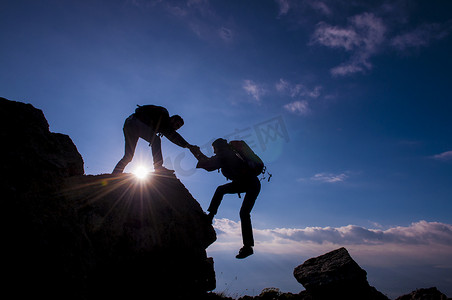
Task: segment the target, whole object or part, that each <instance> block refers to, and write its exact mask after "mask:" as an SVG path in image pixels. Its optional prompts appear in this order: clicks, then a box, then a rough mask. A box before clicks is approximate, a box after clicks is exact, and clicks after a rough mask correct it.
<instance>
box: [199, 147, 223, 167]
mask: <svg viewBox="0 0 452 300" xmlns="http://www.w3.org/2000/svg"><path fill="white" fill-rule="evenodd" d="M198 149H199V148H198ZM199 152H200V153H201V155H202V156H201V157H200V158H198V163H197V164H196V168H199V169H204V170H206V171H208V172H210V171H214V170H218V169H220V168H221V164H220V159H219V158H218V156H216V155H214V156H212V157H207V156H205V155H204V154H203V153H202V152H201V150H199Z"/></svg>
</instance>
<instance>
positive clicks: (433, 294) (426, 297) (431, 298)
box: [396, 287, 450, 300]
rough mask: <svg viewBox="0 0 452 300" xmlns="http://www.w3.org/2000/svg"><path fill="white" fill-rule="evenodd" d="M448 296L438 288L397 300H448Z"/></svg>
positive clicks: (424, 290)
mask: <svg viewBox="0 0 452 300" xmlns="http://www.w3.org/2000/svg"><path fill="white" fill-rule="evenodd" d="M447 299H450V298H447V296H446V295H444V294H443V293H441V292H440V291H438V289H437V288H436V287H432V288H428V289H418V290H415V291H413V292H411V293H409V294H407V295H403V296H400V297H398V298H397V299H396V300H447Z"/></svg>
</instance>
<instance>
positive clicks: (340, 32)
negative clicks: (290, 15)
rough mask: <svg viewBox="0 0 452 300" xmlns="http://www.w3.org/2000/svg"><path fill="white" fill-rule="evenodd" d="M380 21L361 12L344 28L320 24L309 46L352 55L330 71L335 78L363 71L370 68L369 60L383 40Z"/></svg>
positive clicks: (383, 25)
mask: <svg viewBox="0 0 452 300" xmlns="http://www.w3.org/2000/svg"><path fill="white" fill-rule="evenodd" d="M385 33H386V26H385V24H384V23H383V20H382V19H380V18H379V17H377V16H375V15H374V14H372V13H367V12H366V13H363V14H359V15H356V16H354V17H352V18H350V19H349V25H348V26H347V27H338V26H332V25H329V24H326V23H323V22H322V23H319V24H318V25H317V28H316V30H315V31H314V34H313V35H312V37H311V42H310V44H311V45H313V44H320V45H323V46H326V47H330V48H339V49H343V50H345V51H347V52H350V53H351V57H350V59H349V60H348V61H347V62H345V63H343V64H341V65H339V66H337V67H335V68H333V69H331V74H333V75H335V76H342V75H349V74H352V73H356V72H365V71H367V70H370V69H372V63H371V62H370V58H371V57H372V56H373V55H375V54H376V53H377V52H378V50H379V47H380V46H381V45H382V43H383V41H384V39H385Z"/></svg>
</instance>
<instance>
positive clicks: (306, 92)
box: [275, 78, 322, 115]
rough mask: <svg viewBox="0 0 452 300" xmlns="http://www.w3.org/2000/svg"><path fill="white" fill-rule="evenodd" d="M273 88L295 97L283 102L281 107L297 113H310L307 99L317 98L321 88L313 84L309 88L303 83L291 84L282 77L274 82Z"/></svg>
mask: <svg viewBox="0 0 452 300" xmlns="http://www.w3.org/2000/svg"><path fill="white" fill-rule="evenodd" d="M275 88H276V90H277V91H278V92H279V93H281V94H283V95H288V96H290V97H291V98H292V99H297V100H295V101H292V102H290V103H287V104H285V105H284V106H283V107H284V109H285V110H287V111H289V112H291V113H295V114H299V115H307V114H309V113H310V108H309V101H310V100H313V99H316V98H318V97H319V96H320V94H321V90H322V87H321V86H315V87H314V88H312V89H311V88H308V87H306V86H305V85H304V84H301V83H297V84H292V83H290V82H289V81H287V80H285V79H282V78H281V79H280V80H279V81H278V82H277V83H276V84H275Z"/></svg>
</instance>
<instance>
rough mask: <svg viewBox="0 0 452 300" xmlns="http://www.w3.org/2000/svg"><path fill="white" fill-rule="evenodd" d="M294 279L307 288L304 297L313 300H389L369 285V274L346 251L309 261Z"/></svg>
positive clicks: (301, 266)
mask: <svg viewBox="0 0 452 300" xmlns="http://www.w3.org/2000/svg"><path fill="white" fill-rule="evenodd" d="M294 276H295V278H296V279H297V281H298V282H300V283H301V284H302V285H303V286H304V287H305V289H306V292H305V293H304V296H306V297H307V296H308V295H309V296H310V297H312V298H313V299H368V300H371V299H375V300H377V299H378V300H379V299H381V300H387V299H388V298H387V297H386V296H384V295H383V294H382V293H380V292H378V291H377V290H376V289H375V288H374V287H371V286H370V285H369V283H368V282H367V273H366V271H365V270H363V269H362V268H361V267H360V266H359V265H358V264H357V263H356V262H355V261H354V260H353V259H352V258H351V256H350V254H349V253H348V251H347V250H346V249H345V248H340V249H337V250H334V251H331V252H329V253H326V254H324V255H321V256H319V257H315V258H311V259H308V260H307V261H305V262H304V263H303V264H302V265H300V266H298V267H296V268H295V269H294Z"/></svg>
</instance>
